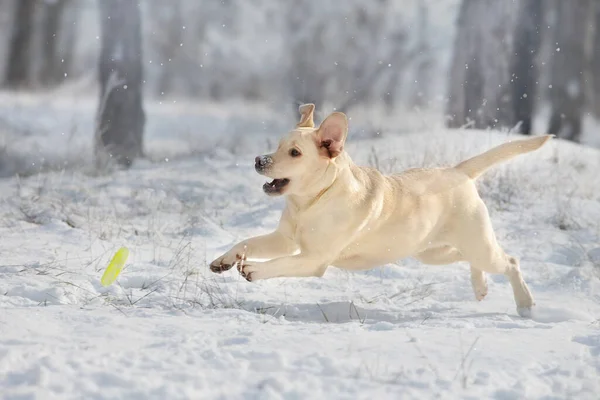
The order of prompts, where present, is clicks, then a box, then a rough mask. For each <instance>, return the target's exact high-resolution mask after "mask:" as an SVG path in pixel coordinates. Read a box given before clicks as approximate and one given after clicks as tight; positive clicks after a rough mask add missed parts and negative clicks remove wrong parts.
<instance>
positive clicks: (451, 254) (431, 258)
mask: <svg viewBox="0 0 600 400" xmlns="http://www.w3.org/2000/svg"><path fill="white" fill-rule="evenodd" d="M415 258H416V259H417V260H419V261H421V262H422V263H423V264H429V265H445V264H452V263H455V262H459V261H464V259H465V258H464V257H463V255H462V254H461V253H460V251H458V250H457V249H456V248H455V247H452V246H440V247H432V248H430V249H427V250H425V251H422V252H420V253H418V254H417V255H416V256H415Z"/></svg>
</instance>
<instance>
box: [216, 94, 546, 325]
mask: <svg viewBox="0 0 600 400" xmlns="http://www.w3.org/2000/svg"><path fill="white" fill-rule="evenodd" d="M314 110H315V106H314V104H304V105H301V106H300V108H299V111H300V114H301V118H300V121H299V122H298V123H297V125H296V128H295V129H293V130H292V131H291V132H289V133H288V134H287V135H286V137H284V138H283V139H282V140H281V141H280V143H279V147H278V148H277V150H276V151H275V152H274V153H272V154H268V155H263V156H259V157H256V159H255V169H256V171H257V172H258V173H259V174H262V175H264V176H266V177H268V178H269V179H272V180H271V181H270V182H267V183H265V184H264V185H263V191H264V192H265V193H266V194H267V195H269V196H282V195H283V196H285V197H286V205H285V208H284V210H283V212H282V215H281V218H280V220H279V224H278V226H277V228H276V229H275V231H274V232H272V233H269V234H267V235H262V236H257V237H253V238H250V239H247V240H244V241H242V242H240V243H238V244H236V245H235V246H233V247H232V248H231V250H229V251H228V252H227V253H225V254H224V255H222V256H221V257H218V258H217V259H216V260H214V261H213V262H212V263H211V264H210V269H211V271H213V272H216V273H220V272H223V271H227V270H229V269H230V268H232V267H234V266H236V267H237V269H238V271H239V272H240V274H241V275H242V276H243V277H244V278H245V279H246V280H248V281H257V280H261V279H269V278H275V277H310V276H316V277H321V276H323V274H324V273H325V270H326V269H327V268H328V267H329V266H334V267H337V268H342V269H346V270H352V271H357V270H367V269H371V268H375V267H377V266H381V265H384V264H387V263H391V262H395V261H397V260H399V259H402V258H405V257H414V258H416V259H417V260H419V261H421V262H422V263H424V264H430V265H443V264H451V263H455V262H459V261H466V262H468V263H469V264H470V269H471V283H472V286H473V291H474V293H475V298H476V299H477V300H478V301H480V300H482V299H483V298H484V297H485V296H486V295H487V292H488V287H487V281H486V275H485V274H486V273H490V274H504V275H506V276H507V277H508V280H509V282H510V284H511V286H512V289H513V293H514V298H515V302H516V306H517V312H518V314H519V315H520V316H522V317H527V316H531V309H532V307H533V306H534V305H535V304H534V299H533V296H532V294H531V292H530V290H529V288H528V286H527V284H526V283H525V281H524V280H523V276H522V273H521V269H520V266H519V262H518V261H517V259H516V258H515V257H512V256H510V255H508V254H506V253H505V252H504V251H503V250H502V248H501V247H500V246H499V244H498V243H497V241H496V237H495V234H494V231H493V229H492V223H491V221H490V217H489V213H488V210H487V207H486V205H485V204H484V202H483V200H482V199H481V197H480V196H479V193H478V192H477V188H476V186H475V180H476V179H477V178H478V177H479V176H480V175H481V174H483V173H484V172H485V171H486V170H487V169H488V168H490V167H492V166H493V165H496V164H498V163H500V162H503V161H507V160H509V159H512V158H513V157H516V156H518V155H520V154H524V153H528V152H531V151H534V150H537V149H538V148H540V147H541V146H542V145H544V143H546V142H547V141H548V140H549V139H550V138H551V137H553V135H544V136H535V137H533V138H530V139H525V140H519V141H511V142H507V143H504V144H502V145H500V146H497V147H495V148H492V149H491V150H489V151H487V152H484V153H482V154H479V155H477V156H475V157H473V158H470V159H468V160H466V161H463V162H461V163H459V164H458V165H455V166H453V167H448V168H414V169H409V170H406V171H404V172H402V173H399V174H395V175H387V176H384V175H383V174H382V173H380V172H379V171H378V170H376V169H374V168H368V167H362V166H357V165H355V164H354V163H353V162H352V159H351V158H350V156H349V155H348V153H347V152H346V151H345V150H344V144H345V141H346V137H347V135H348V119H347V117H346V115H345V114H343V113H341V112H333V113H331V114H330V115H329V116H328V117H327V118H326V119H325V120H324V121H323V122H322V123H321V124H320V126H318V127H315V124H314V120H313V114H314ZM256 259H260V260H267V261H253V260H256Z"/></svg>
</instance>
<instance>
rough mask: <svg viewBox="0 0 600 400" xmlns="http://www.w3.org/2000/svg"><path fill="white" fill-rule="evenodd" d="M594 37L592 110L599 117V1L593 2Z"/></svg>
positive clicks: (591, 74)
mask: <svg viewBox="0 0 600 400" xmlns="http://www.w3.org/2000/svg"><path fill="white" fill-rule="evenodd" d="M594 25H595V31H594V38H593V48H592V59H591V65H590V67H591V73H590V76H591V77H592V79H593V88H592V92H593V93H592V96H591V97H592V103H593V107H592V110H593V112H594V115H595V116H596V118H600V3H598V2H595V3H594Z"/></svg>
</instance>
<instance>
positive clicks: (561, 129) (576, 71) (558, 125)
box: [548, 0, 591, 142]
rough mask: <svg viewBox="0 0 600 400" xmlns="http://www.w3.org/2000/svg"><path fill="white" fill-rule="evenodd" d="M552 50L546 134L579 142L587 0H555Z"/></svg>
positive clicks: (588, 5)
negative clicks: (549, 108)
mask: <svg viewBox="0 0 600 400" xmlns="http://www.w3.org/2000/svg"><path fill="white" fill-rule="evenodd" d="M554 6H555V7H556V9H555V12H556V17H557V23H556V26H555V28H554V35H555V36H554V39H555V40H554V42H555V45H556V49H555V52H554V54H553V55H552V58H551V64H552V65H551V70H550V83H551V85H552V87H551V89H550V91H549V96H550V104H551V108H552V111H551V116H550V124H549V127H548V133H552V134H555V135H557V136H559V137H562V138H565V139H569V140H572V141H575V142H579V139H580V135H581V118H582V113H583V107H584V100H585V95H584V87H583V85H584V69H585V41H586V40H585V39H586V33H587V23H586V21H588V16H589V15H590V10H591V7H590V6H591V3H590V1H589V0H569V1H567V2H565V1H557V2H556V3H555V5H554Z"/></svg>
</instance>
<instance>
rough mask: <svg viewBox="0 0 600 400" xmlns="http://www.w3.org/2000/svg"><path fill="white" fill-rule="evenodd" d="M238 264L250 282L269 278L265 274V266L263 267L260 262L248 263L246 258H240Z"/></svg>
mask: <svg viewBox="0 0 600 400" xmlns="http://www.w3.org/2000/svg"><path fill="white" fill-rule="evenodd" d="M236 266H237V270H238V272H239V273H240V275H241V276H243V277H244V279H246V280H247V281H248V282H255V281H257V280H259V279H266V278H268V276H267V275H266V274H265V269H264V267H262V266H261V265H260V263H256V264H254V263H253V264H247V263H246V260H240V261H239V262H238V263H237V264H236Z"/></svg>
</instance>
